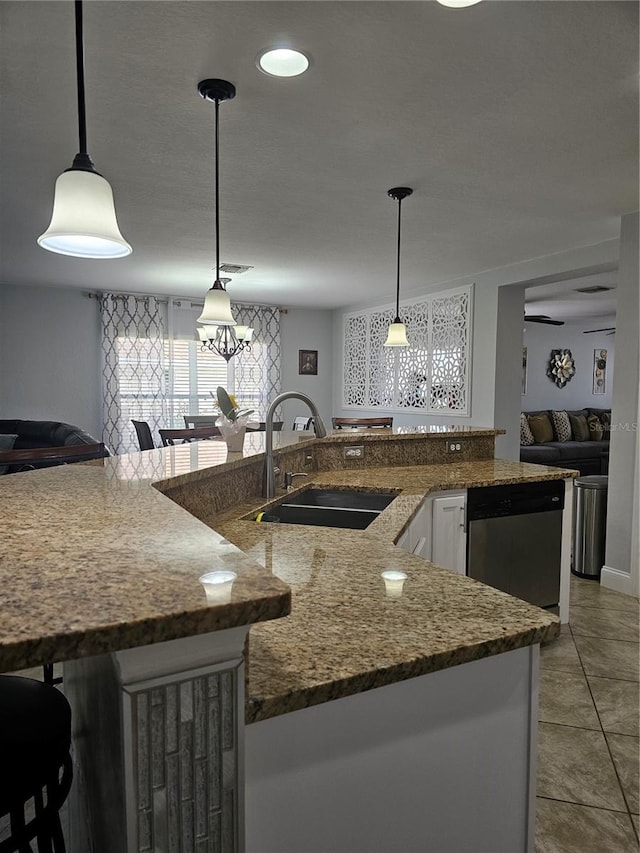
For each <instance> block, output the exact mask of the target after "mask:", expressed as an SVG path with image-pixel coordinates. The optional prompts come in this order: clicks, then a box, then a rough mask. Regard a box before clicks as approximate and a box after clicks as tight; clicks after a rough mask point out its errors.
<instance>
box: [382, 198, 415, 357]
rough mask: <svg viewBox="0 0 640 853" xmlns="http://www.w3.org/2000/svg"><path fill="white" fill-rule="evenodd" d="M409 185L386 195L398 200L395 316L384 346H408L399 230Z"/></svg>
mask: <svg viewBox="0 0 640 853" xmlns="http://www.w3.org/2000/svg"><path fill="white" fill-rule="evenodd" d="M412 192H413V190H412V189H411V188H410V187H394V188H393V189H390V190H388V191H387V195H388V196H389V197H390V198H392V199H394V200H395V201H397V202H398V253H397V261H396V316H395V319H394V321H393V323H391V325H390V326H389V331H388V333H387V339H386V341H385V342H384V346H385V347H408V346H409V341H408V340H407V328H406V326H405V324H404V323H403V322H402V320H401V319H400V232H401V224H402V219H401V217H402V199H404V198H406V197H407V196H409V195H411V193H412Z"/></svg>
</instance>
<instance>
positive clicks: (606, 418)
mask: <svg viewBox="0 0 640 853" xmlns="http://www.w3.org/2000/svg"><path fill="white" fill-rule="evenodd" d="M598 417H599V419H600V423H601V424H602V438H603V439H604V440H605V441H609V438H610V437H611V412H603V413H602V414H601V415H598Z"/></svg>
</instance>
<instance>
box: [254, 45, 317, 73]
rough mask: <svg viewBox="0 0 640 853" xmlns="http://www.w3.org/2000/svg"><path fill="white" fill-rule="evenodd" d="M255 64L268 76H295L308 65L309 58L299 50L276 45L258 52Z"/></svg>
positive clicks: (302, 71)
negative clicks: (273, 47)
mask: <svg viewBox="0 0 640 853" xmlns="http://www.w3.org/2000/svg"><path fill="white" fill-rule="evenodd" d="M256 65H257V66H258V68H259V69H260V71H262V72H263V74H269V76H270V77H297V76H298V75H299V74H304V72H305V71H306V70H307V68H308V67H309V59H308V58H307V57H306V56H305V55H304V53H301V52H300V51H299V50H291V49H290V48H288V47H278V48H276V49H275V50H273V49H271V48H270V49H269V50H263V51H262V52H261V53H259V54H258V58H257V59H256Z"/></svg>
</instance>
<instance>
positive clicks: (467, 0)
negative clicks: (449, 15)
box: [438, 0, 481, 9]
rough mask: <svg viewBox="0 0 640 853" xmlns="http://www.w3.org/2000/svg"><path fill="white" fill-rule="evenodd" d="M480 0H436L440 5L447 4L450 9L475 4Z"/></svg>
mask: <svg viewBox="0 0 640 853" xmlns="http://www.w3.org/2000/svg"><path fill="white" fill-rule="evenodd" d="M480 2H481V0H438V3H440V4H441V5H442V6H449V7H450V8H451V9H462V8H463V7H464V6H475V5H476V3H480Z"/></svg>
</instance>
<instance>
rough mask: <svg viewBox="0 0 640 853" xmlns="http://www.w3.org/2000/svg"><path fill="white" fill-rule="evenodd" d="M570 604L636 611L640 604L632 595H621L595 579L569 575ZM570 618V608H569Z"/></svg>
mask: <svg viewBox="0 0 640 853" xmlns="http://www.w3.org/2000/svg"><path fill="white" fill-rule="evenodd" d="M569 600H570V602H571V605H574V604H575V605H577V606H578V607H580V606H582V607H602V608H605V609H613V610H631V611H632V612H634V613H638V612H639V609H640V605H639V603H638V599H637V598H634V597H633V596H632V595H623V594H622V593H621V592H614V590H612V589H607V588H606V587H603V586H600V584H599V583H598V582H597V581H590V580H585V579H584V578H577V577H576V576H575V575H571V593H570V596H569ZM569 618H571V610H569Z"/></svg>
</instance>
